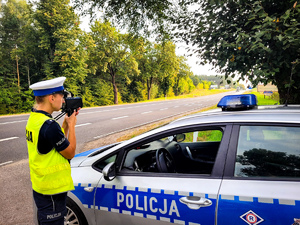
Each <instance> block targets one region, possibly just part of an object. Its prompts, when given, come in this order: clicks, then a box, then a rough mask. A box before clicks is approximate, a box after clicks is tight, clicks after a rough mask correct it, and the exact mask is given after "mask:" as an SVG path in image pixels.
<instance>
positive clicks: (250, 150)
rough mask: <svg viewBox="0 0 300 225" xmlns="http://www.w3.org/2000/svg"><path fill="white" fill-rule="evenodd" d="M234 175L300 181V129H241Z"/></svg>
mask: <svg viewBox="0 0 300 225" xmlns="http://www.w3.org/2000/svg"><path fill="white" fill-rule="evenodd" d="M234 176H235V177H293V178H300V127H282V126H241V127H240V132H239V139H238V146H237V156H236V162H235V171H234Z"/></svg>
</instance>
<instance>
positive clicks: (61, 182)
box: [26, 112, 74, 195]
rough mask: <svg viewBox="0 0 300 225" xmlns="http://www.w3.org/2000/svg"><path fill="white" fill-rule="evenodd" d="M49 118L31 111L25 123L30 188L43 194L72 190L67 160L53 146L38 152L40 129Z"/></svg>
mask: <svg viewBox="0 0 300 225" xmlns="http://www.w3.org/2000/svg"><path fill="white" fill-rule="evenodd" d="M49 119H50V118H49V117H48V116H46V115H44V114H42V113H36V112H32V113H31V114H30V116H29V119H28V121H27V125H26V140H27V147H28V155H29V167H30V177H31V183H32V189H33V190H35V191H36V192H38V193H40V194H44V195H53V194H58V193H62V192H67V191H70V190H74V185H73V180H72V177H71V167H70V163H69V161H68V160H67V159H66V158H64V157H63V156H62V155H61V154H60V153H59V152H57V151H56V150H55V149H54V148H53V149H52V150H51V151H50V152H49V153H47V154H40V153H39V151H38V149H37V146H38V138H39V133H40V129H41V127H42V125H43V124H44V122H45V121H46V120H49ZM62 131H63V129H62ZM63 132H64V131H63Z"/></svg>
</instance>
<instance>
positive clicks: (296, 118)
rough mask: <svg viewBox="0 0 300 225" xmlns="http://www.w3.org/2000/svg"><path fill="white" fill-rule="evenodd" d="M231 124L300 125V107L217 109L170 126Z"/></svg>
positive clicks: (189, 117) (181, 119) (182, 119)
mask: <svg viewBox="0 0 300 225" xmlns="http://www.w3.org/2000/svg"><path fill="white" fill-rule="evenodd" d="M230 122H272V123H300V105H293V106H282V105H279V106H259V107H258V108H257V109H250V110H243V111H221V109H217V110H213V111H208V112H205V113H198V114H194V115H191V116H186V117H183V118H180V119H178V120H175V121H173V122H172V123H170V125H172V126H183V125H184V124H185V125H191V124H205V123H230Z"/></svg>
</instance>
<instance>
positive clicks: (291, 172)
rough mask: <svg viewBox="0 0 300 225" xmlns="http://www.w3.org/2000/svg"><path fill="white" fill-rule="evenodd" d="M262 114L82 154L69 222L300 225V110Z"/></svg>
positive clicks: (241, 99)
mask: <svg viewBox="0 0 300 225" xmlns="http://www.w3.org/2000/svg"><path fill="white" fill-rule="evenodd" d="M219 106H220V107H221V108H222V109H223V110H230V109H232V108H238V109H240V108H243V107H246V108H256V107H255V106H256V98H255V97H253V96H252V95H242V96H241V95H235V96H231V97H228V96H227V97H225V98H224V99H223V100H222V101H221V102H220V103H219ZM263 108H264V109H259V107H258V109H251V110H245V111H241V110H239V111H234V112H232V111H226V112H214V113H209V114H208V113H201V114H196V115H192V116H189V117H185V118H182V119H179V120H176V121H174V122H172V123H170V124H168V125H166V126H164V127H160V128H158V129H156V130H152V131H149V132H147V133H145V134H142V135H140V136H137V137H135V138H133V139H131V140H128V141H124V142H122V143H118V144H114V145H110V146H106V147H102V148H98V149H93V150H90V151H87V152H84V153H81V154H78V155H76V157H75V158H74V159H73V160H72V161H71V165H72V176H73V180H74V183H75V190H74V191H72V192H70V193H69V197H68V201H67V207H68V209H69V212H68V216H67V222H66V223H67V224H80V225H82V224H91V225H94V224H110V225H112V224H113V225H118V224H130V225H133V224H138V225H141V224H144V225H146V224H160V225H167V224H170V223H174V224H184V225H196V224H198V225H199V224H201V225H205V224H207V225H211V224H218V225H222V224H241V225H243V224H250V225H251V224H254V225H256V224H264V225H268V224H269V225H271V224H272V225H274V224H280V225H281V224H288V225H289V224H298V222H299V221H300V108H299V107H296V106H287V107H283V106H276V107H269V108H267V107H263ZM299 224H300V222H299Z"/></svg>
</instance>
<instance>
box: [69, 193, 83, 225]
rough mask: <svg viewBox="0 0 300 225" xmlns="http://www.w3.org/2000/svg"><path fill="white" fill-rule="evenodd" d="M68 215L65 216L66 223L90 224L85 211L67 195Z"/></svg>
mask: <svg viewBox="0 0 300 225" xmlns="http://www.w3.org/2000/svg"><path fill="white" fill-rule="evenodd" d="M67 210H68V212H67V215H66V218H65V225H68V224H76V225H88V223H87V220H86V218H85V216H84V215H83V212H82V211H81V209H80V208H79V207H78V205H77V204H76V203H75V202H74V201H73V200H72V199H70V198H69V197H67Z"/></svg>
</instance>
